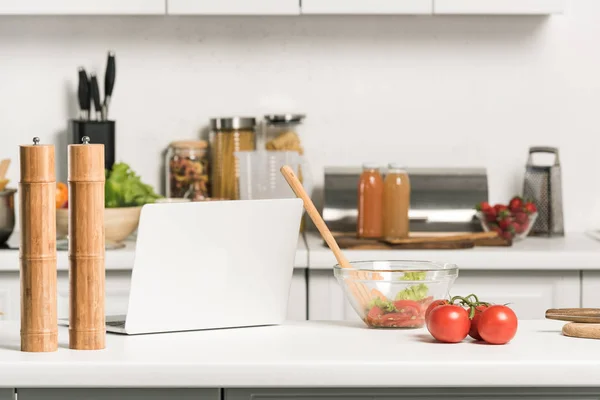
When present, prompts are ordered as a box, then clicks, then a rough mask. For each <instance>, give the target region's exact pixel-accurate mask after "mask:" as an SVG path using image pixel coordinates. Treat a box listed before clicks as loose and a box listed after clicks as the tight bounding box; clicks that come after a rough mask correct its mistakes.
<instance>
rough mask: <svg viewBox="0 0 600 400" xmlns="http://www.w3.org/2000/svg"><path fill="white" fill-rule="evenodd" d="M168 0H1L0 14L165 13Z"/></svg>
mask: <svg viewBox="0 0 600 400" xmlns="http://www.w3.org/2000/svg"><path fill="white" fill-rule="evenodd" d="M165 11H166V0H102V1H97V0H0V15H2V14H4V15H161V14H162V15H164V14H165Z"/></svg>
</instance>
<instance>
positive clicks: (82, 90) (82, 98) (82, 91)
mask: <svg viewBox="0 0 600 400" xmlns="http://www.w3.org/2000/svg"><path fill="white" fill-rule="evenodd" d="M77 99H78V101H79V108H80V109H81V111H82V116H81V118H82V119H87V116H86V115H87V112H89V109H90V84H89V81H88V77H87V73H86V72H85V69H84V68H83V67H79V84H78V87H77Z"/></svg>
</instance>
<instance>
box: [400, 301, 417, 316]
mask: <svg viewBox="0 0 600 400" xmlns="http://www.w3.org/2000/svg"><path fill="white" fill-rule="evenodd" d="M394 307H396V310H398V312H399V313H407V314H409V315H411V316H412V315H414V316H417V315H419V312H420V310H421V304H420V303H418V302H416V301H413V300H396V301H395V302H394Z"/></svg>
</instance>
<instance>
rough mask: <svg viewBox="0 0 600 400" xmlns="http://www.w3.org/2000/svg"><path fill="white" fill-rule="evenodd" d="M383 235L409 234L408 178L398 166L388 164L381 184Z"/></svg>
mask: <svg viewBox="0 0 600 400" xmlns="http://www.w3.org/2000/svg"><path fill="white" fill-rule="evenodd" d="M383 186H384V188H383V236H384V237H386V238H393V239H403V238H406V237H408V234H409V218H408V210H409V208H410V180H409V179H408V174H407V173H406V171H405V170H404V169H402V168H401V167H400V166H397V165H394V164H390V167H389V171H388V174H387V175H386V177H385V181H384V184H383Z"/></svg>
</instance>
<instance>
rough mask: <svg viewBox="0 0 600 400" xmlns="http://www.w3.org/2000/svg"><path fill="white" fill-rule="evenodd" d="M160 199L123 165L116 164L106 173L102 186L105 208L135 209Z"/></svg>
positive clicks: (127, 166)
mask: <svg viewBox="0 0 600 400" xmlns="http://www.w3.org/2000/svg"><path fill="white" fill-rule="evenodd" d="M161 197H162V196H160V195H158V194H156V193H155V192H154V189H153V188H152V186H150V185H147V184H145V183H143V182H142V180H141V178H140V177H139V176H138V175H136V173H135V172H133V170H131V168H130V167H129V165H127V164H125V163H116V164H114V165H113V167H112V169H111V170H110V171H106V182H105V185H104V206H105V207H106V208H116V207H137V206H142V205H144V204H147V203H154V202H155V201H156V199H159V198H161Z"/></svg>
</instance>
